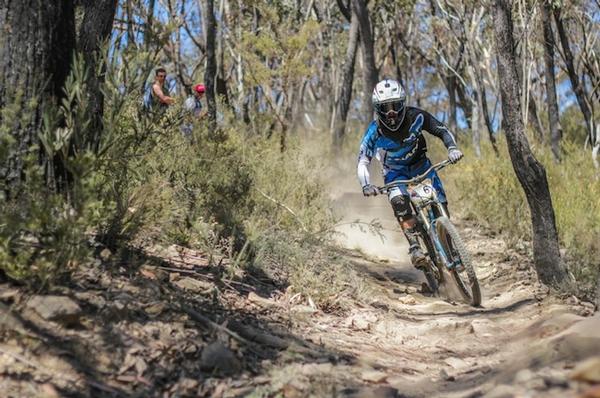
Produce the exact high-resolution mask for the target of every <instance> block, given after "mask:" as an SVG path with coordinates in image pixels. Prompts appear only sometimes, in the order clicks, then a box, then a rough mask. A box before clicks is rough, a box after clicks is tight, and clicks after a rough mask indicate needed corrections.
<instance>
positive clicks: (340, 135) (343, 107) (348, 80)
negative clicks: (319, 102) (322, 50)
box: [333, 5, 360, 149]
mask: <svg viewBox="0 0 600 398" xmlns="http://www.w3.org/2000/svg"><path fill="white" fill-rule="evenodd" d="M351 9H352V11H351V15H350V31H349V32H348V47H347V48H346V57H345V59H344V66H343V69H342V77H341V82H340V86H341V88H340V96H339V98H338V101H337V104H336V107H337V109H336V112H335V113H336V117H335V123H334V130H333V146H334V149H339V148H340V147H341V146H342V143H343V140H344V135H345V132H346V120H347V119H348V111H349V110H350V101H351V100H352V85H353V83H354V65H355V63H356V52H357V50H358V40H359V36H360V34H359V27H358V18H357V15H356V9H355V8H354V6H353V5H351Z"/></svg>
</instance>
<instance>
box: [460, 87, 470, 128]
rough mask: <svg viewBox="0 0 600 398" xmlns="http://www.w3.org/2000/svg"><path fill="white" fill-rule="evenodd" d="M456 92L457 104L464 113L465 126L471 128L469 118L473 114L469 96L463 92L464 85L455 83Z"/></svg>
mask: <svg viewBox="0 0 600 398" xmlns="http://www.w3.org/2000/svg"><path fill="white" fill-rule="evenodd" d="M456 94H457V95H458V101H459V105H460V107H461V108H462V110H463V112H464V114H465V119H466V121H467V126H468V127H469V128H471V118H472V116H473V105H472V103H471V100H470V99H469V98H467V94H466V93H465V87H464V86H463V85H462V84H457V85H456Z"/></svg>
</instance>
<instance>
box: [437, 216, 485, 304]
mask: <svg viewBox="0 0 600 398" xmlns="http://www.w3.org/2000/svg"><path fill="white" fill-rule="evenodd" d="M436 232H437V235H438V237H439V239H440V243H441V244H442V247H443V248H444V251H445V253H446V256H447V257H448V260H449V261H450V262H452V263H459V264H461V265H462V267H460V268H461V269H460V271H459V269H457V268H456V267H454V268H452V269H450V274H451V275H452V277H453V279H454V282H455V283H456V286H457V287H458V289H459V290H460V293H461V295H462V296H463V299H464V300H465V301H466V302H467V303H469V304H471V305H472V306H474V307H477V306H479V305H480V304H481V289H480V288H479V281H478V280H477V275H475V269H474V268H473V263H472V261H471V256H470V255H469V253H468V252H467V249H466V248H465V245H464V243H463V241H462V239H461V237H460V235H459V234H458V231H457V230H456V228H455V227H454V225H453V224H452V222H450V220H449V219H448V218H446V217H439V218H438V219H436Z"/></svg>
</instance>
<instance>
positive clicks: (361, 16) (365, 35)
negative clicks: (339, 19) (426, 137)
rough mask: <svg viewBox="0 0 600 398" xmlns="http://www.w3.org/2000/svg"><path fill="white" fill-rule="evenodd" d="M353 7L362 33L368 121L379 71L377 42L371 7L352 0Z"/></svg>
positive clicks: (365, 103)
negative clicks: (374, 37)
mask: <svg viewBox="0 0 600 398" xmlns="http://www.w3.org/2000/svg"><path fill="white" fill-rule="evenodd" d="M352 6H353V9H354V10H355V11H353V12H356V16H357V18H358V27H359V32H360V33H359V35H360V44H361V53H362V58H363V63H364V70H363V76H364V87H363V98H364V99H363V101H364V104H363V110H364V112H365V116H366V119H367V121H369V122H370V121H371V116H372V114H373V112H372V110H371V109H372V108H371V95H372V92H373V89H374V88H375V86H376V85H377V80H378V79H379V73H378V72H377V65H376V64H375V44H374V40H373V30H372V29H371V19H370V17H369V9H368V8H367V4H366V2H365V0H352Z"/></svg>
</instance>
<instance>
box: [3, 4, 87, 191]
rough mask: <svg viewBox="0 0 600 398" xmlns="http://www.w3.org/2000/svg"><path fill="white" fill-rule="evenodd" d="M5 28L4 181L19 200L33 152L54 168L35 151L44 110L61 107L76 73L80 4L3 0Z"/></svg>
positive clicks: (45, 157)
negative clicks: (68, 81) (76, 8)
mask: <svg viewBox="0 0 600 398" xmlns="http://www.w3.org/2000/svg"><path fill="white" fill-rule="evenodd" d="M0 26H2V29H0V71H2V73H1V74H0V109H1V110H2V112H1V113H0V125H1V127H2V129H1V131H0V134H1V135H0V144H1V146H2V147H3V151H0V152H2V153H0V156H1V157H0V160H1V163H0V180H1V181H2V184H3V185H4V184H5V185H4V187H3V188H4V190H5V192H8V193H9V194H10V195H11V196H14V195H17V193H16V191H17V188H18V186H19V185H20V184H21V183H22V182H23V180H24V178H25V162H26V157H27V156H28V155H29V154H32V155H36V157H37V158H38V160H39V162H40V163H41V164H44V165H46V166H47V165H49V164H50V163H49V162H48V161H47V160H48V159H47V155H46V154H42V153H41V152H39V153H36V151H34V148H35V147H36V146H37V145H39V143H40V141H39V136H38V134H39V132H40V130H41V129H42V125H43V121H44V117H43V116H44V112H45V111H47V110H49V109H50V108H52V107H55V106H56V105H57V103H58V101H59V99H60V98H61V97H62V95H63V92H62V90H63V85H64V82H65V79H66V78H67V75H68V74H69V71H70V65H71V59H72V57H73V50H74V49H75V23H74V5H73V2H72V1H71V0H60V1H51V2H48V1H42V0H22V1H8V0H2V1H0ZM6 149H8V151H6ZM47 175H48V176H50V175H52V172H51V171H49V173H47ZM55 183H56V181H48V184H51V185H54V184H55Z"/></svg>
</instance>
